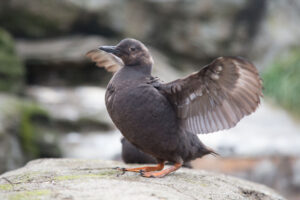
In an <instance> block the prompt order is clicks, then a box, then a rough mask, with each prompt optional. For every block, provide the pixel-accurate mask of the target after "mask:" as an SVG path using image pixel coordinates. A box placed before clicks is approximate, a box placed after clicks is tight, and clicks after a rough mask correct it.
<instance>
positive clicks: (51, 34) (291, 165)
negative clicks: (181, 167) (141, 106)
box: [0, 0, 300, 200]
mask: <svg viewBox="0 0 300 200" xmlns="http://www.w3.org/2000/svg"><path fill="white" fill-rule="evenodd" d="M299 19H300V2H299V1H297V0H272V1H271V0H251V1H250V0H248V1H247V0H239V1H237V0H224V1H216V0H203V1H192V0H124V1H121V0H85V1H82V0H51V1H47V0H30V1H28V0H1V1H0V91H1V92H0V173H3V172H5V171H7V170H11V169H15V168H18V167H20V166H22V165H24V164H25V163H26V162H28V161H29V160H31V159H34V158H41V157H75V158H94V159H109V160H111V159H116V160H120V152H121V143H120V137H121V135H120V133H119V132H118V131H117V130H116V128H115V127H114V125H113V124H112V122H111V121H110V118H109V117H108V114H107V113H106V109H105V105H104V92H105V86H106V84H107V82H108V80H109V79H110V77H111V76H112V75H111V74H110V73H107V72H106V71H104V70H103V69H100V68H97V67H95V65H94V64H93V63H91V62H90V61H88V60H87V59H86V58H85V56H84V55H85V53H86V52H87V51H88V50H90V49H93V48H95V47H97V46H99V45H104V44H116V43H117V42H118V41H119V40H120V39H122V38H124V37H133V38H136V39H139V40H141V41H143V42H144V43H145V44H147V45H148V46H150V49H151V52H152V53H153V55H154V59H155V66H154V71H155V74H157V75H159V76H160V77H161V78H162V79H164V80H166V81H169V80H172V79H175V78H177V77H180V76H184V75H186V74H188V73H190V72H192V71H195V70H199V69H200V68H201V66H203V65H205V64H207V63H209V62H211V61H212V59H214V58H216V57H218V56H224V55H232V56H236V55H240V56H244V57H246V58H248V59H249V60H251V61H253V62H254V64H255V65H256V66H257V67H258V69H259V70H260V73H261V75H262V77H263V80H264V95H265V97H264V100H263V103H262V105H261V106H260V108H259V109H258V110H257V112H256V113H254V114H253V115H251V116H250V117H247V118H245V119H243V120H242V121H241V123H239V124H238V125H237V127H235V128H234V129H232V130H229V131H222V132H224V133H215V134H209V135H200V136H199V137H200V138H201V139H202V140H203V141H204V143H205V144H207V145H208V146H210V147H212V148H214V149H215V150H216V151H217V152H218V153H219V154H221V157H206V158H203V159H200V160H196V161H194V162H193V163H192V165H193V167H194V168H199V169H206V170H212V171H219V172H224V173H227V174H231V175H235V176H239V177H243V178H245V179H249V180H252V181H256V182H260V183H263V184H266V185H268V186H270V187H273V188H275V189H276V190H277V191H279V192H280V193H281V194H283V195H285V196H286V197H287V198H288V199H295V200H296V199H299V198H300V121H299V119H300V46H299V45H300V26H299Z"/></svg>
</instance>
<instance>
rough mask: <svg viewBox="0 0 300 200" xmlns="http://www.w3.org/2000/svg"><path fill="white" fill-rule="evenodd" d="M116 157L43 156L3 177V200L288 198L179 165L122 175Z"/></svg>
mask: <svg viewBox="0 0 300 200" xmlns="http://www.w3.org/2000/svg"><path fill="white" fill-rule="evenodd" d="M116 166H119V167H132V166H136V165H125V164H123V163H119V162H115V161H100V160H80V159H41V160H35V161H32V162H30V163H28V164H27V165H26V166H25V167H23V168H20V169H18V170H14V171H11V172H7V173H5V174H3V175H1V176H0V199H2V200H6V199H16V200H17V199H87V200H90V199H126V200H127V199H128V200H129V199H143V200H147V199H149V200H150V199H175V200H176V199H187V200H189V199H192V200H194V199H214V200H221V199H224V200H225V199H226V200H227V199H257V200H284V198H283V197H281V196H280V195H278V194H276V192H274V191H273V190H271V189H269V188H267V187H266V186H263V185H260V184H256V183H251V182H248V181H245V180H241V179H238V178H234V177H230V176H226V175H222V174H216V173H211V172H205V171H200V170H192V169H184V168H182V169H180V170H178V171H176V172H175V173H173V174H170V175H169V176H166V177H164V178H157V179H153V178H150V179H148V178H144V177H141V176H140V175H139V173H132V172H127V173H125V174H122V173H121V172H120V171H118V170H116V169H114V167H116Z"/></svg>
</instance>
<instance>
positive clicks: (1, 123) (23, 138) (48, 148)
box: [0, 93, 61, 189]
mask: <svg viewBox="0 0 300 200" xmlns="http://www.w3.org/2000/svg"><path fill="white" fill-rule="evenodd" d="M51 123H52V122H51V119H50V117H49V115H48V113H47V111H45V110H44V109H43V107H41V106H40V105H39V104H37V103H36V102H33V101H29V100H24V99H20V98H18V97H16V96H14V95H8V94H4V93H0V152H1V153H2V154H1V155H2V156H1V155H0V173H2V172H3V171H6V170H8V169H12V168H16V167H19V166H21V165H23V164H24V161H28V160H31V159H34V158H40V157H60V156H61V152H60V149H59V146H58V139H59V137H58V133H57V132H54V131H53V130H52V128H51ZM49 138H50V139H49ZM1 142H2V143H1ZM12 149H13V150H12ZM3 152H4V153H3ZM16 152H20V153H16ZM20 154H21V155H20ZM0 189H1V188H0Z"/></svg>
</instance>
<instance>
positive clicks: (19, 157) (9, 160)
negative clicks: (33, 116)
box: [0, 93, 24, 173]
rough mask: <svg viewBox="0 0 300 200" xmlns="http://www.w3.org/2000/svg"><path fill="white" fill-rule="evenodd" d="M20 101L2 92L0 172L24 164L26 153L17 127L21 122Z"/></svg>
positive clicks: (0, 110) (0, 97) (0, 95)
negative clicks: (23, 150)
mask: <svg viewBox="0 0 300 200" xmlns="http://www.w3.org/2000/svg"><path fill="white" fill-rule="evenodd" d="M19 106H20V101H19V100H18V99H17V98H15V97H14V96H12V95H7V94H6V95H5V94H1V93H0V173H2V172H4V171H7V170H12V169H15V168H18V167H20V166H22V165H23V164H24V154H23V152H22V149H21V144H20V142H19V140H18V134H17V130H16V128H15V127H17V126H19V124H20V117H19V115H20V112H19Z"/></svg>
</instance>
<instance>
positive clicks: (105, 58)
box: [86, 49, 124, 73]
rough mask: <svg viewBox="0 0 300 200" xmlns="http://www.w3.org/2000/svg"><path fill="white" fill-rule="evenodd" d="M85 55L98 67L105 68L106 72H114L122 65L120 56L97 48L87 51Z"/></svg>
mask: <svg viewBox="0 0 300 200" xmlns="http://www.w3.org/2000/svg"><path fill="white" fill-rule="evenodd" d="M86 57H88V58H90V59H91V60H92V61H93V62H95V63H96V65H97V66H98V67H103V68H105V69H106V70H107V71H108V72H113V73H114V72H116V71H118V70H119V69H120V68H121V67H123V66H124V64H123V61H122V60H121V59H120V58H118V57H116V56H114V55H113V54H110V53H107V52H105V51H101V50H99V49H93V50H91V51H89V52H87V53H86Z"/></svg>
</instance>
